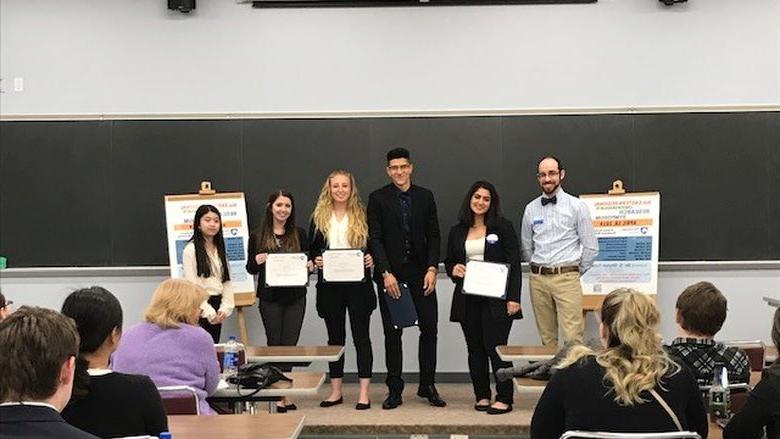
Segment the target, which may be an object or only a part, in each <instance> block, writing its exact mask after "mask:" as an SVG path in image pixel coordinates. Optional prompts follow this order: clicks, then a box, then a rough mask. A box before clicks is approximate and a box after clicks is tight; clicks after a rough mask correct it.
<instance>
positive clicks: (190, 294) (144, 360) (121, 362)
mask: <svg viewBox="0 0 780 439" xmlns="http://www.w3.org/2000/svg"><path fill="white" fill-rule="evenodd" d="M207 296H208V294H207V293H206V290H204V289H203V288H201V287H199V286H198V285H195V284H194V283H192V282H189V281H186V280H183V279H168V280H166V281H164V282H163V283H161V284H160V285H159V286H158V287H157V290H155V292H154V295H153V296H152V303H151V304H150V305H149V307H148V308H146V311H145V313H144V320H146V322H145V323H140V324H138V325H135V326H133V327H132V328H130V329H128V330H127V331H126V332H125V334H124V336H123V337H122V340H121V341H120V343H119V349H117V351H116V352H115V353H114V356H113V357H112V363H111V365H112V366H113V369H114V370H116V371H118V372H124V373H133V374H143V375H148V376H149V377H150V378H151V379H152V381H154V383H155V384H156V385H157V387H162V386H182V385H183V386H190V387H192V388H194V389H195V391H196V393H197V394H198V401H199V405H200V413H201V414H214V411H213V410H212V409H211V408H210V407H209V405H208V403H207V402H206V396H208V395H210V394H212V393H214V391H215V390H216V389H217V384H218V383H219V363H218V362H217V354H216V352H215V351H214V342H213V340H212V338H211V336H210V335H209V334H208V333H207V332H206V331H205V330H204V329H203V328H201V327H200V326H199V325H198V318H199V317H200V305H201V303H203V301H204V300H206V298H207Z"/></svg>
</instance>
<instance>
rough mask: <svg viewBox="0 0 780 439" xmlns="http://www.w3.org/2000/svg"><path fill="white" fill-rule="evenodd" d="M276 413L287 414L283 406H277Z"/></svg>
mask: <svg viewBox="0 0 780 439" xmlns="http://www.w3.org/2000/svg"><path fill="white" fill-rule="evenodd" d="M276 413H287V407H286V406H283V405H277V406H276Z"/></svg>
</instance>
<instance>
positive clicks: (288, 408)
mask: <svg viewBox="0 0 780 439" xmlns="http://www.w3.org/2000/svg"><path fill="white" fill-rule="evenodd" d="M284 409H285V410H298V406H297V405H295V404H287V405H286V406H284Z"/></svg>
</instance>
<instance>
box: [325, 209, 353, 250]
mask: <svg viewBox="0 0 780 439" xmlns="http://www.w3.org/2000/svg"><path fill="white" fill-rule="evenodd" d="M348 231H349V215H347V214H345V215H344V217H343V218H341V220H340V221H339V220H338V218H336V214H335V213H334V214H332V215H331V216H330V226H329V227H328V248H331V249H337V248H352V246H350V245H349V240H348V239H347V232H348Z"/></svg>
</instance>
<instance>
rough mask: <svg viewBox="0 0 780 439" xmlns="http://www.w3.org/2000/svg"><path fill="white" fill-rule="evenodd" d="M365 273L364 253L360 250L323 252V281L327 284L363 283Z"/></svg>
mask: <svg viewBox="0 0 780 439" xmlns="http://www.w3.org/2000/svg"><path fill="white" fill-rule="evenodd" d="M365 273H366V272H365V262H363V251H362V250H360V249H354V248H352V249H338V250H325V251H324V252H322V280H323V281H325V282H363V281H364V280H365Z"/></svg>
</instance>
